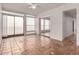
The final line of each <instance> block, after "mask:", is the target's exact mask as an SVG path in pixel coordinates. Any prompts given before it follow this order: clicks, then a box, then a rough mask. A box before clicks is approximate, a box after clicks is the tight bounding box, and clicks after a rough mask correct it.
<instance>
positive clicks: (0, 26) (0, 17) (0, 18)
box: [0, 4, 2, 45]
mask: <svg viewBox="0 0 79 59" xmlns="http://www.w3.org/2000/svg"><path fill="white" fill-rule="evenodd" d="M1 13H2V8H1V4H0V45H1V40H2V14H1Z"/></svg>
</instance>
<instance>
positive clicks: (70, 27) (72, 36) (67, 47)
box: [63, 9, 77, 55]
mask: <svg viewBox="0 0 79 59" xmlns="http://www.w3.org/2000/svg"><path fill="white" fill-rule="evenodd" d="M76 16H77V15H76V9H71V10H67V11H64V12H63V38H64V39H63V44H64V53H65V54H66V55H67V54H68V55H70V54H76V31H77V28H76Z"/></svg>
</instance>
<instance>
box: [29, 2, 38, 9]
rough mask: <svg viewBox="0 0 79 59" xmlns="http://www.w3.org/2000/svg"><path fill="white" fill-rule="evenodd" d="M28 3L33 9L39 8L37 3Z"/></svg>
mask: <svg viewBox="0 0 79 59" xmlns="http://www.w3.org/2000/svg"><path fill="white" fill-rule="evenodd" d="M28 5H29V6H30V7H29V8H32V9H36V8H37V5H36V4H33V3H29V4H28Z"/></svg>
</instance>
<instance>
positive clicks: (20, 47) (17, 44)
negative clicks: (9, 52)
mask: <svg viewBox="0 0 79 59" xmlns="http://www.w3.org/2000/svg"><path fill="white" fill-rule="evenodd" d="M14 41H15V43H16V45H17V47H18V48H19V50H20V51H22V50H21V47H20V46H19V44H18V43H17V41H16V39H15V38H14Z"/></svg>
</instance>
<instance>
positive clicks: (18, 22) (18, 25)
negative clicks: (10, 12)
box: [15, 16, 23, 34]
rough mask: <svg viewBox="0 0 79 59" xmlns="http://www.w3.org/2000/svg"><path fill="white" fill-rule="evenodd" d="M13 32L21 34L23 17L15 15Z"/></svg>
mask: <svg viewBox="0 0 79 59" xmlns="http://www.w3.org/2000/svg"><path fill="white" fill-rule="evenodd" d="M15 34H23V17H16V16H15Z"/></svg>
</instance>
